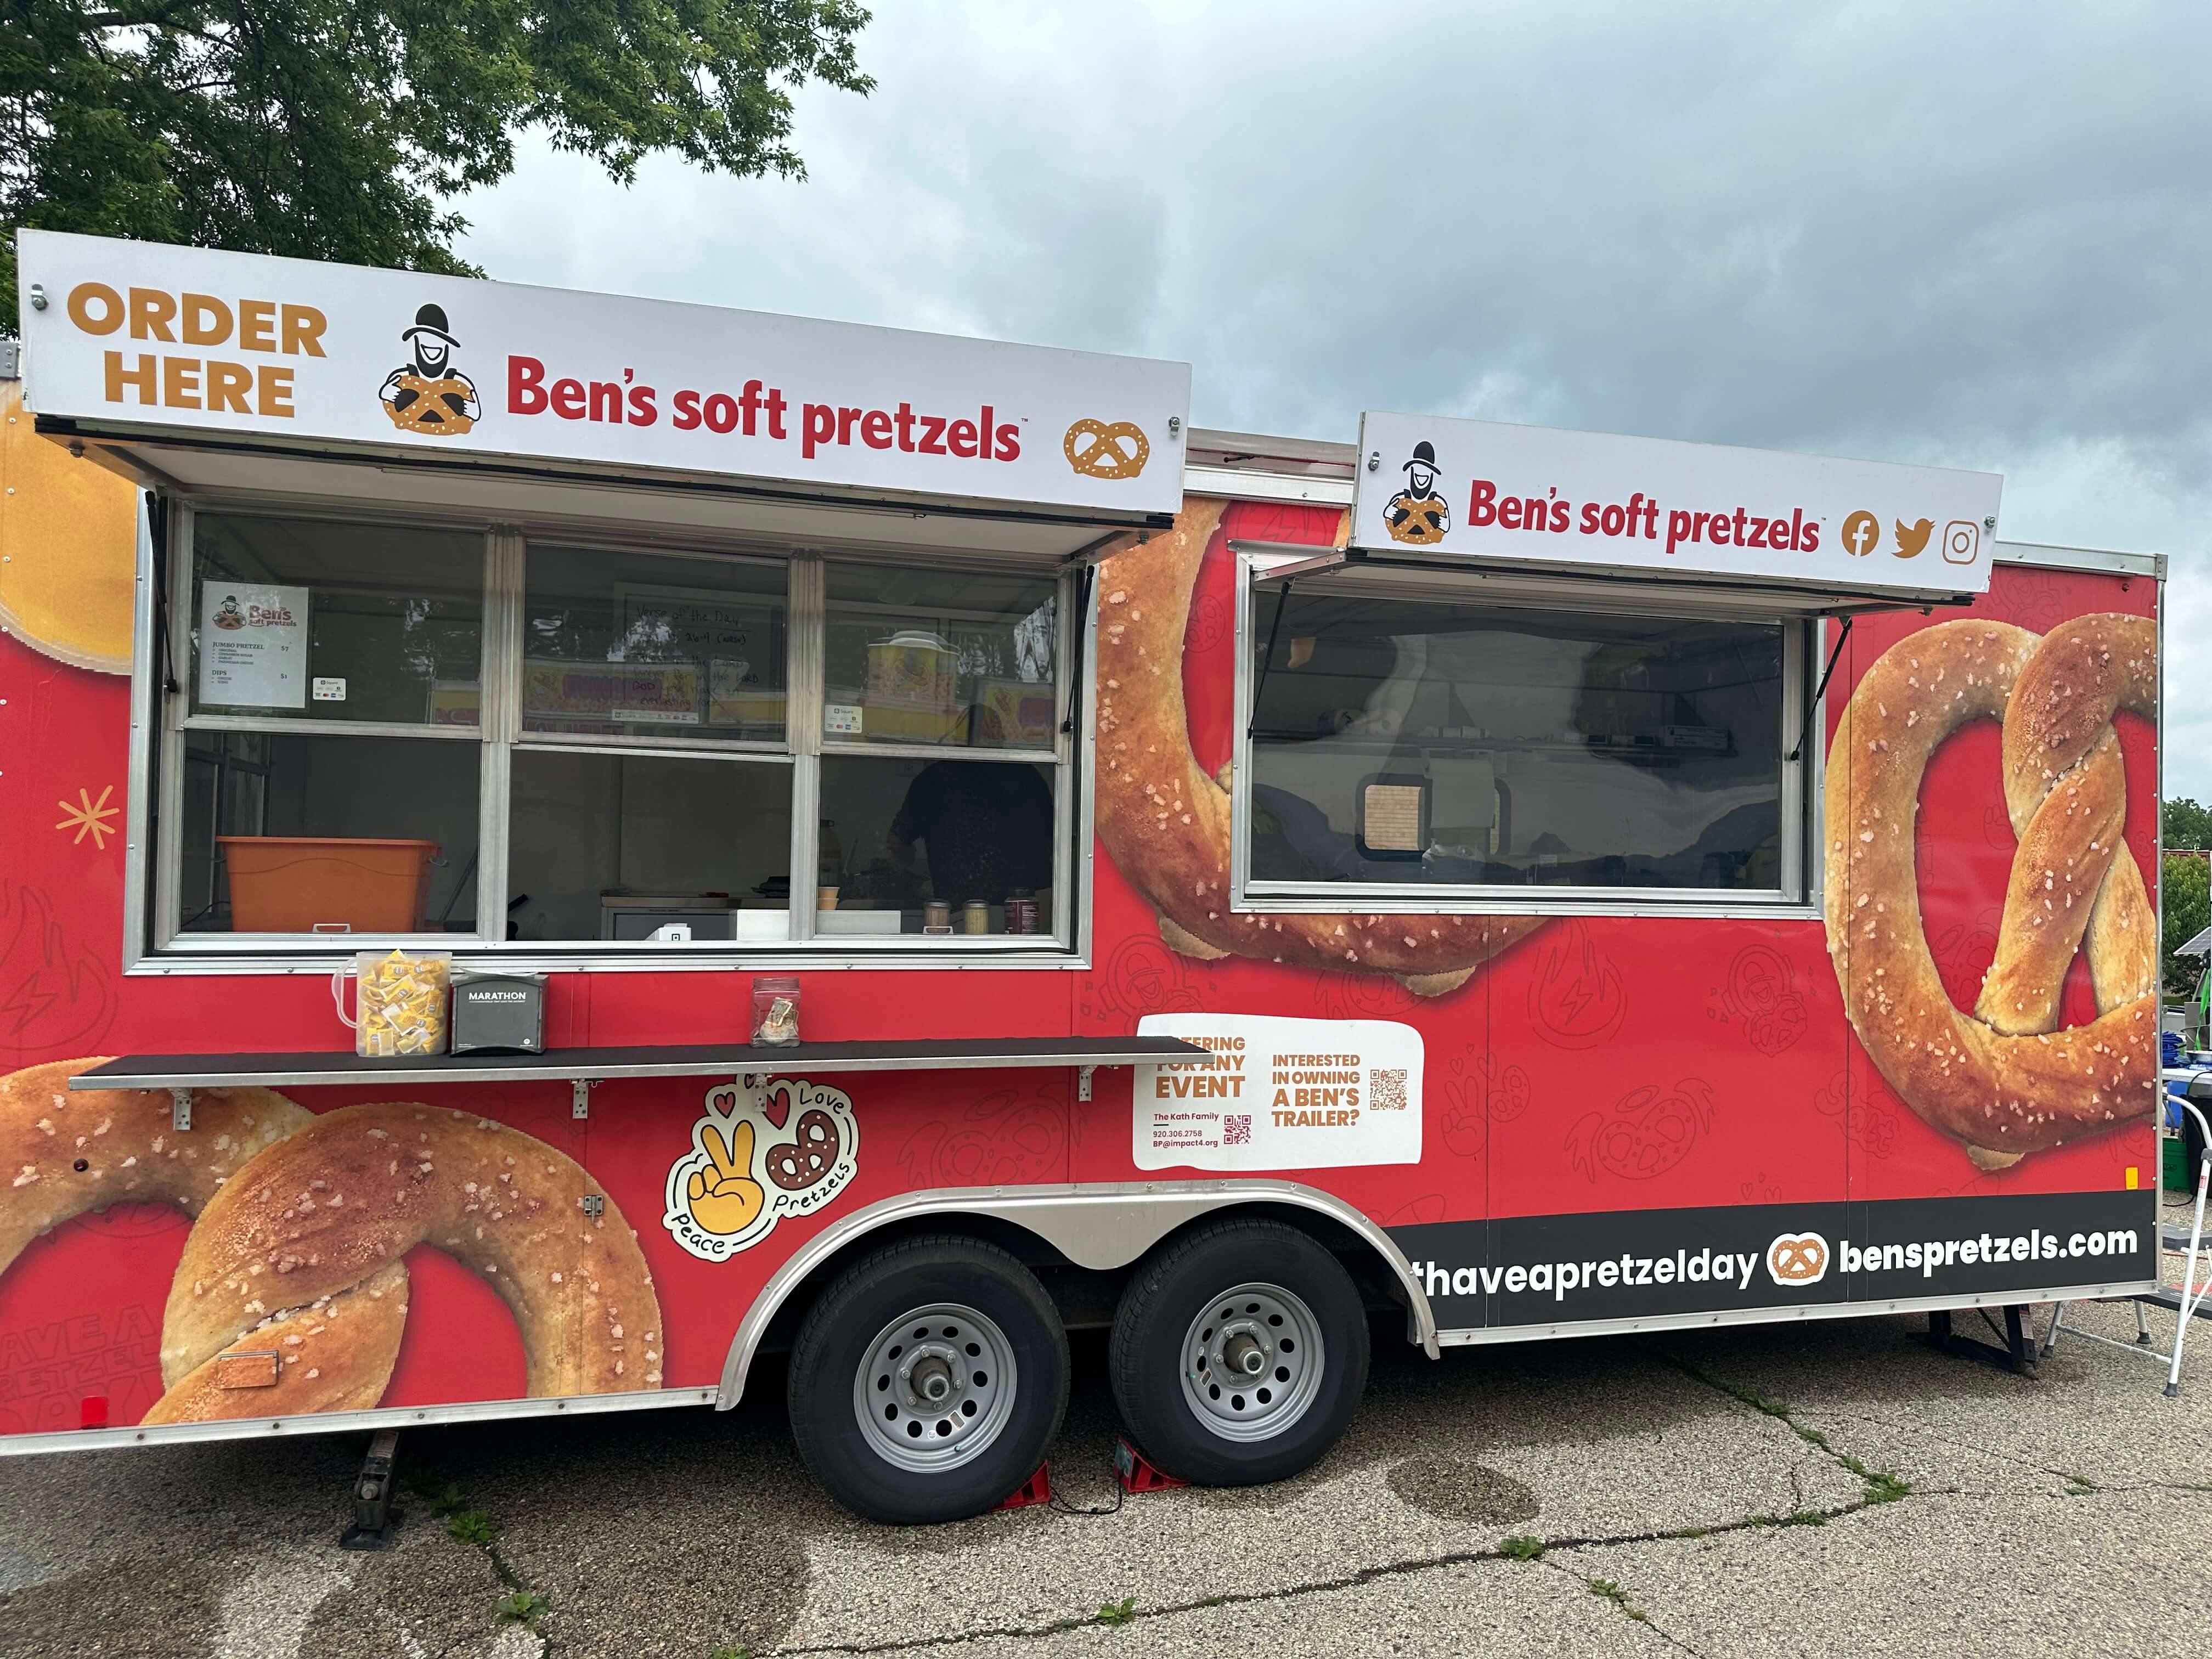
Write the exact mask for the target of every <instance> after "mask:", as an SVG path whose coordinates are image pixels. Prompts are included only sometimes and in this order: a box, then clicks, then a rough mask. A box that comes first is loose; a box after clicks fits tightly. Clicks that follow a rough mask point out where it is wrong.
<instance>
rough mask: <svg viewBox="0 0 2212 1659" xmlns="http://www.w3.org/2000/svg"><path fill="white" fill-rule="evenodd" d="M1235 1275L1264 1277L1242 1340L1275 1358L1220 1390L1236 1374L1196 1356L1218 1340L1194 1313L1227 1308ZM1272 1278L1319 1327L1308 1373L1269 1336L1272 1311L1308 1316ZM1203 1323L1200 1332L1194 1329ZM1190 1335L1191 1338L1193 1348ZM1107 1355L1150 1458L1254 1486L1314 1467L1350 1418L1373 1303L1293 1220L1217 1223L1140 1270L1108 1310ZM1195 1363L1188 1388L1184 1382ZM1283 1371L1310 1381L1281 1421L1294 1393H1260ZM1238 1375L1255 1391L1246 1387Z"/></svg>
mask: <svg viewBox="0 0 2212 1659" xmlns="http://www.w3.org/2000/svg"><path fill="white" fill-rule="evenodd" d="M1237 1286H1258V1287H1263V1288H1262V1289H1261V1290H1259V1291H1255V1292H1254V1297H1257V1299H1256V1300H1255V1299H1253V1297H1244V1298H1240V1299H1239V1301H1238V1303H1237V1307H1236V1309H1235V1310H1234V1312H1235V1315H1236V1318H1237V1321H1239V1322H1242V1321H1244V1320H1245V1318H1246V1314H1245V1310H1246V1309H1247V1308H1250V1309H1252V1310H1254V1315H1253V1317H1252V1319H1251V1324H1252V1328H1253V1330H1254V1332H1255V1334H1254V1335H1252V1336H1251V1337H1249V1339H1248V1340H1249V1342H1250V1343H1251V1344H1252V1345H1253V1346H1256V1347H1258V1348H1260V1349H1261V1351H1262V1352H1263V1353H1264V1354H1265V1360H1264V1364H1265V1365H1266V1367H1267V1369H1266V1370H1264V1371H1262V1372H1261V1373H1258V1374H1257V1375H1256V1376H1254V1377H1252V1378H1249V1379H1243V1380H1237V1379H1233V1378H1232V1380H1231V1383H1230V1386H1229V1387H1228V1388H1226V1389H1225V1388H1224V1387H1223V1386H1222V1383H1220V1382H1219V1381H1218V1380H1216V1379H1218V1378H1222V1377H1229V1376H1231V1373H1230V1372H1229V1371H1228V1370H1225V1368H1224V1365H1223V1364H1216V1363H1214V1362H1213V1361H1212V1360H1208V1361H1206V1363H1204V1364H1201V1363H1200V1361H1201V1359H1202V1358H1203V1357H1204V1356H1205V1354H1206V1352H1209V1349H1210V1347H1211V1345H1212V1344H1213V1343H1214V1341H1215V1339H1216V1336H1217V1331H1216V1329H1215V1327H1214V1325H1212V1324H1206V1323H1200V1322H1199V1321H1200V1316H1201V1315H1209V1314H1218V1313H1219V1312H1223V1311H1228V1310H1225V1309H1224V1310H1215V1309H1212V1306H1211V1304H1213V1303H1216V1302H1221V1301H1223V1300H1224V1299H1225V1297H1226V1296H1227V1293H1228V1292H1230V1291H1231V1290H1232V1289H1234V1288H1236V1287H1237ZM1267 1287H1272V1288H1273V1289H1274V1290H1275V1291H1279V1292H1288V1293H1289V1297H1291V1298H1293V1299H1294V1301H1295V1303H1296V1304H1303V1313H1304V1316H1305V1319H1306V1320H1307V1321H1310V1324H1311V1326H1312V1327H1313V1328H1315V1329H1316V1330H1317V1332H1318V1334H1319V1336H1320V1353H1319V1355H1318V1358H1319V1362H1320V1364H1319V1371H1318V1375H1317V1376H1316V1377H1315V1378H1314V1379H1313V1380H1312V1382H1311V1383H1310V1384H1309V1383H1306V1382H1305V1381H1304V1373H1302V1372H1300V1373H1293V1372H1292V1371H1291V1362H1292V1361H1293V1359H1294V1358H1295V1356H1294V1355H1292V1354H1290V1353H1277V1352H1273V1348H1272V1346H1270V1345H1272V1344H1276V1343H1279V1342H1280V1340H1281V1332H1282V1330H1283V1328H1284V1324H1283V1320H1282V1318H1280V1317H1278V1316H1277V1315H1279V1314H1286V1315H1288V1316H1289V1317H1290V1318H1291V1328H1295V1327H1296V1325H1297V1323H1298V1322H1300V1320H1299V1315H1298V1313H1297V1311H1296V1310H1294V1309H1293V1308H1292V1307H1291V1304H1286V1303H1285V1302H1284V1301H1283V1300H1281V1299H1280V1298H1279V1297H1276V1298H1269V1297H1267V1295H1266V1293H1265V1292H1266V1288H1267ZM1271 1309H1272V1310H1273V1311H1272V1312H1271V1311H1269V1310H1271ZM1270 1319H1273V1322H1274V1323H1273V1332H1274V1334H1272V1335H1271V1334H1269V1329H1268V1321H1269V1320H1270ZM1228 1328H1229V1326H1228V1325H1227V1324H1223V1325H1222V1326H1221V1329H1223V1330H1227V1329H1228ZM1200 1334H1203V1338H1204V1340H1202V1341H1199V1340H1195V1339H1198V1338H1199V1337H1200ZM1187 1337H1189V1338H1193V1339H1194V1346H1193V1348H1192V1351H1191V1352H1188V1353H1187V1352H1185V1351H1184V1343H1185V1340H1186V1338H1187ZM1232 1340H1233V1339H1232ZM1250 1352H1251V1350H1250V1348H1248V1349H1247V1350H1246V1354H1247V1355H1248V1356H1249V1353H1250ZM1216 1358H1219V1356H1218V1355H1217V1356H1216ZM1278 1360H1280V1361H1282V1362H1283V1363H1282V1364H1280V1365H1278V1364H1277V1361H1278ZM1108 1366H1109V1372H1110V1375H1111V1376H1112V1379H1113V1385H1114V1398H1115V1402H1116V1403H1117V1404H1118V1405H1119V1406H1120V1407H1121V1420H1122V1422H1123V1423H1124V1424H1126V1425H1127V1427H1128V1430H1129V1433H1130V1437H1131V1438H1132V1439H1133V1441H1134V1442H1135V1443H1136V1445H1137V1449H1139V1451H1141V1452H1143V1453H1144V1454H1145V1455H1146V1457H1147V1458H1149V1459H1150V1460H1151V1461H1152V1463H1153V1464H1154V1465H1155V1466H1156V1467H1158V1468H1161V1469H1164V1470H1165V1471H1166V1472H1167V1473H1168V1474H1172V1475H1175V1476H1176V1477H1178V1478H1179V1479H1182V1480H1188V1481H1191V1482H1192V1483H1194V1484H1195V1485H1198V1486H1259V1485H1261V1484H1263V1483H1265V1482H1267V1481H1270V1480H1285V1479H1287V1478H1288V1477H1289V1476H1291V1475H1293V1474H1297V1473H1298V1472H1299V1471H1300V1470H1302V1469H1306V1468H1311V1467H1312V1466H1313V1465H1314V1464H1315V1463H1316V1462H1320V1460H1321V1458H1322V1455H1323V1454H1325V1453H1326V1452H1327V1451H1328V1449H1329V1448H1330V1447H1331V1446H1333V1445H1334V1444H1335V1443H1336V1442H1337V1439H1338V1437H1340V1436H1341V1435H1342V1434H1343V1432H1344V1431H1345V1427H1346V1425H1347V1424H1349V1423H1350V1422H1351V1421H1352V1413H1353V1412H1354V1411H1355V1410H1357V1409H1358V1405H1359V1396H1360V1395H1361V1393H1362V1392H1363V1391H1364V1389H1366V1387H1367V1315H1366V1310H1365V1309H1364V1307H1363V1306H1362V1304H1361V1302H1360V1298H1359V1292H1358V1289H1357V1288H1356V1287H1355V1286H1354V1285H1352V1276H1351V1275H1350V1274H1349V1273H1346V1272H1345V1270H1344V1267H1343V1264H1342V1263H1341V1262H1340V1261H1337V1259H1336V1258H1335V1257H1334V1255H1330V1254H1329V1252H1328V1250H1327V1249H1324V1248H1322V1246H1321V1245H1320V1244H1318V1243H1316V1242H1315V1241H1314V1240H1313V1239H1312V1238H1311V1237H1309V1236H1308V1235H1306V1234H1304V1233H1302V1232H1300V1231H1298V1230H1297V1228H1295V1227H1290V1226H1285V1225H1283V1224H1282V1223H1280V1222H1277V1221H1258V1220H1249V1221H1223V1222H1217V1223H1214V1224H1213V1225H1209V1226H1206V1227H1201V1228H1200V1229H1199V1230H1198V1231H1195V1232H1193V1233H1190V1234H1188V1235H1187V1236H1185V1237H1182V1238H1180V1239H1177V1240H1176V1241H1175V1242H1174V1243H1170V1244H1168V1245H1166V1246H1165V1247H1164V1248H1163V1249H1160V1250H1159V1251H1158V1253H1157V1254H1156V1255H1154V1256H1153V1257H1152V1259H1151V1260H1149V1261H1146V1263H1145V1264H1144V1266H1143V1267H1140V1268H1139V1270H1138V1272H1137V1276H1136V1277H1135V1278H1134V1279H1132V1280H1130V1282H1129V1285H1128V1286H1127V1289H1125V1290H1124V1291H1122V1293H1121V1306H1120V1308H1119V1309H1118V1310H1116V1311H1115V1316H1114V1334H1113V1338H1112V1340H1111V1342H1110V1343H1109V1346H1108ZM1209 1366H1211V1371H1210V1372H1209V1369H1208V1368H1209ZM1187 1372H1188V1376H1189V1377H1190V1379H1191V1384H1192V1389H1191V1391H1186V1389H1185V1387H1184V1380H1185V1376H1186V1373H1187ZM1278 1377H1281V1378H1283V1379H1285V1383H1287V1385H1288V1387H1289V1388H1291V1389H1296V1390H1297V1391H1300V1392H1302V1393H1303V1394H1304V1396H1305V1403H1304V1406H1303V1407H1302V1408H1301V1409H1299V1411H1298V1412H1297V1415H1296V1416H1295V1417H1294V1418H1292V1419H1290V1420H1286V1421H1282V1422H1281V1423H1280V1424H1279V1425H1275V1424H1274V1423H1273V1420H1272V1419H1270V1418H1269V1417H1268V1415H1267V1413H1269V1412H1271V1411H1272V1412H1274V1413H1278V1414H1280V1413H1285V1412H1287V1411H1288V1410H1289V1409H1290V1407H1291V1404H1292V1403H1294V1402H1293V1401H1291V1395H1290V1394H1289V1393H1285V1394H1284V1395H1282V1397H1281V1398H1280V1399H1279V1400H1278V1401H1266V1402H1264V1403H1263V1399H1262V1395H1263V1391H1264V1390H1267V1389H1274V1388H1279V1387H1282V1386H1284V1384H1279V1383H1278V1382H1277V1380H1276V1379H1277V1378H1278ZM1244 1380H1249V1382H1250V1387H1249V1389H1243V1381H1244ZM1239 1389H1242V1392H1241V1393H1240V1392H1239V1391H1238V1390H1239ZM1209 1394H1210V1395H1211V1399H1210V1400H1209V1401H1206V1403H1203V1404H1202V1403H1201V1400H1202V1399H1205V1397H1206V1395H1209ZM1230 1400H1234V1401H1236V1405H1237V1409H1238V1410H1239V1411H1242V1410H1243V1409H1244V1408H1245V1407H1247V1406H1248V1405H1249V1407H1250V1409H1251V1410H1252V1412H1253V1413H1254V1418H1253V1419H1252V1420H1251V1421H1249V1422H1231V1421H1229V1420H1227V1419H1228V1416H1229V1413H1227V1411H1226V1409H1225V1408H1226V1404H1227V1401H1230ZM1209 1413H1212V1416H1211V1419H1210V1420H1209ZM1240 1435H1241V1436H1247V1437H1243V1438H1240V1437H1238V1436H1240Z"/></svg>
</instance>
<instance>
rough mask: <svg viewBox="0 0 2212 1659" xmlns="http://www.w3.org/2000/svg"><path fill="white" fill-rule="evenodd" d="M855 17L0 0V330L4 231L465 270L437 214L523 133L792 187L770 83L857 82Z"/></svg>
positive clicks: (407, 3)
mask: <svg viewBox="0 0 2212 1659" xmlns="http://www.w3.org/2000/svg"><path fill="white" fill-rule="evenodd" d="M866 21H868V13H867V11H866V9H864V8H863V7H861V6H860V5H859V4H857V3H855V0H0V332H6V333H9V334H12V333H13V332H14V331H15V318H16V305H15V229H16V228H17V227H18V226H31V227H35V228H43V229H48V230H75V231H86V232H90V233H93V234H100V235H106V236H128V237H134V238H137V239H138V240H144V241H155V242H191V243H194V244H197V245H199V246H206V247H223V248H235V249H239V250H240V251H243V252H250V253H281V254H290V255H294V256H296V257H299V258H317V259H336V260H340V261H343V262H346V263H349V264H368V265H389V266H398V267H401V268H404V269H407V270H435V271H447V272H452V273H454V274H457V275H464V276H473V275H476V274H478V273H477V272H476V271H475V270H474V269H473V268H472V267H471V266H470V265H468V264H465V262H463V261H462V260H461V259H460V258H459V257H458V256H456V255H455V254H454V252H453V239H454V238H455V237H456V236H458V235H459V234H460V233H461V231H463V230H464V229H465V228H466V222H465V221H464V220H463V219H462V218H461V217H460V216H459V215H457V214H455V213H454V212H453V211H452V210H451V209H450V207H449V206H447V203H448V202H449V201H450V199H451V198H452V197H453V196H454V195H455V194H457V193H458V192H460V191H465V190H470V189H474V188H478V187H481V186H483V185H490V184H495V183H496V182H497V181H498V180H500V179H503V178H505V177H506V176H507V173H510V172H511V171H513V166H514V138H515V135H516V134H517V133H518V132H520V131H524V130H526V129H529V128H532V127H535V128H538V129H539V130H541V131H544V134H545V135H546V137H548V138H549V139H550V141H551V143H553V145H554V147H555V148H556V149H563V150H568V151H572V152H574V153H575V154H578V155H588V156H591V157H592V158H594V159H595V160H597V161H599V162H600V163H601V164H602V165H603V166H604V167H605V168H606V170H607V171H608V173H610V174H611V175H612V176H613V177H614V178H616V179H622V180H625V181H627V180H628V179H630V178H631V177H632V176H633V174H634V173H635V170H636V167H637V164H638V162H639V161H641V159H643V158H644V157H645V156H647V155H651V154H653V153H655V152H658V151H664V150H665V151H673V152H674V153H675V154H677V155H682V156H684V157H685V158H686V159H687V160H689V161H692V162H695V163H696V164H697V165H698V166H700V167H708V168H711V169H715V170H719V171H720V172H724V173H735V174H738V175H740V176H746V177H750V176H757V175H761V174H764V173H781V174H783V175H785V176H787V177H799V176H803V175H804V173H805V167H804V164H803V163H802V162H801V161H800V160H799V152H798V151H797V150H796V149H793V147H792V145H791V143H790V142H789V141H790V137H791V125H792V106H791V93H792V91H793V89H794V88H798V87H799V86H800V85H802V84H804V83H805V82H806V81H808V80H809V79H810V78H811V79H813V80H816V81H820V82H826V83H827V84H829V85H831V86H836V87H842V88H845V89H847V90H848V91H851V92H857V93H863V94H865V93H866V92H867V91H868V90H869V89H870V88H871V87H872V86H873V85H874V82H872V81H871V80H870V79H869V78H868V76H865V75H863V74H861V73H860V70H859V68H858V66H857V65H856V64H855V63H854V56H853V37H854V35H855V34H856V33H858V32H859V31H860V27H862V26H863V25H864V24H865V23H866ZM609 233H610V234H620V232H619V229H618V228H616V227H609ZM517 274H519V275H526V274H527V273H517Z"/></svg>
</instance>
